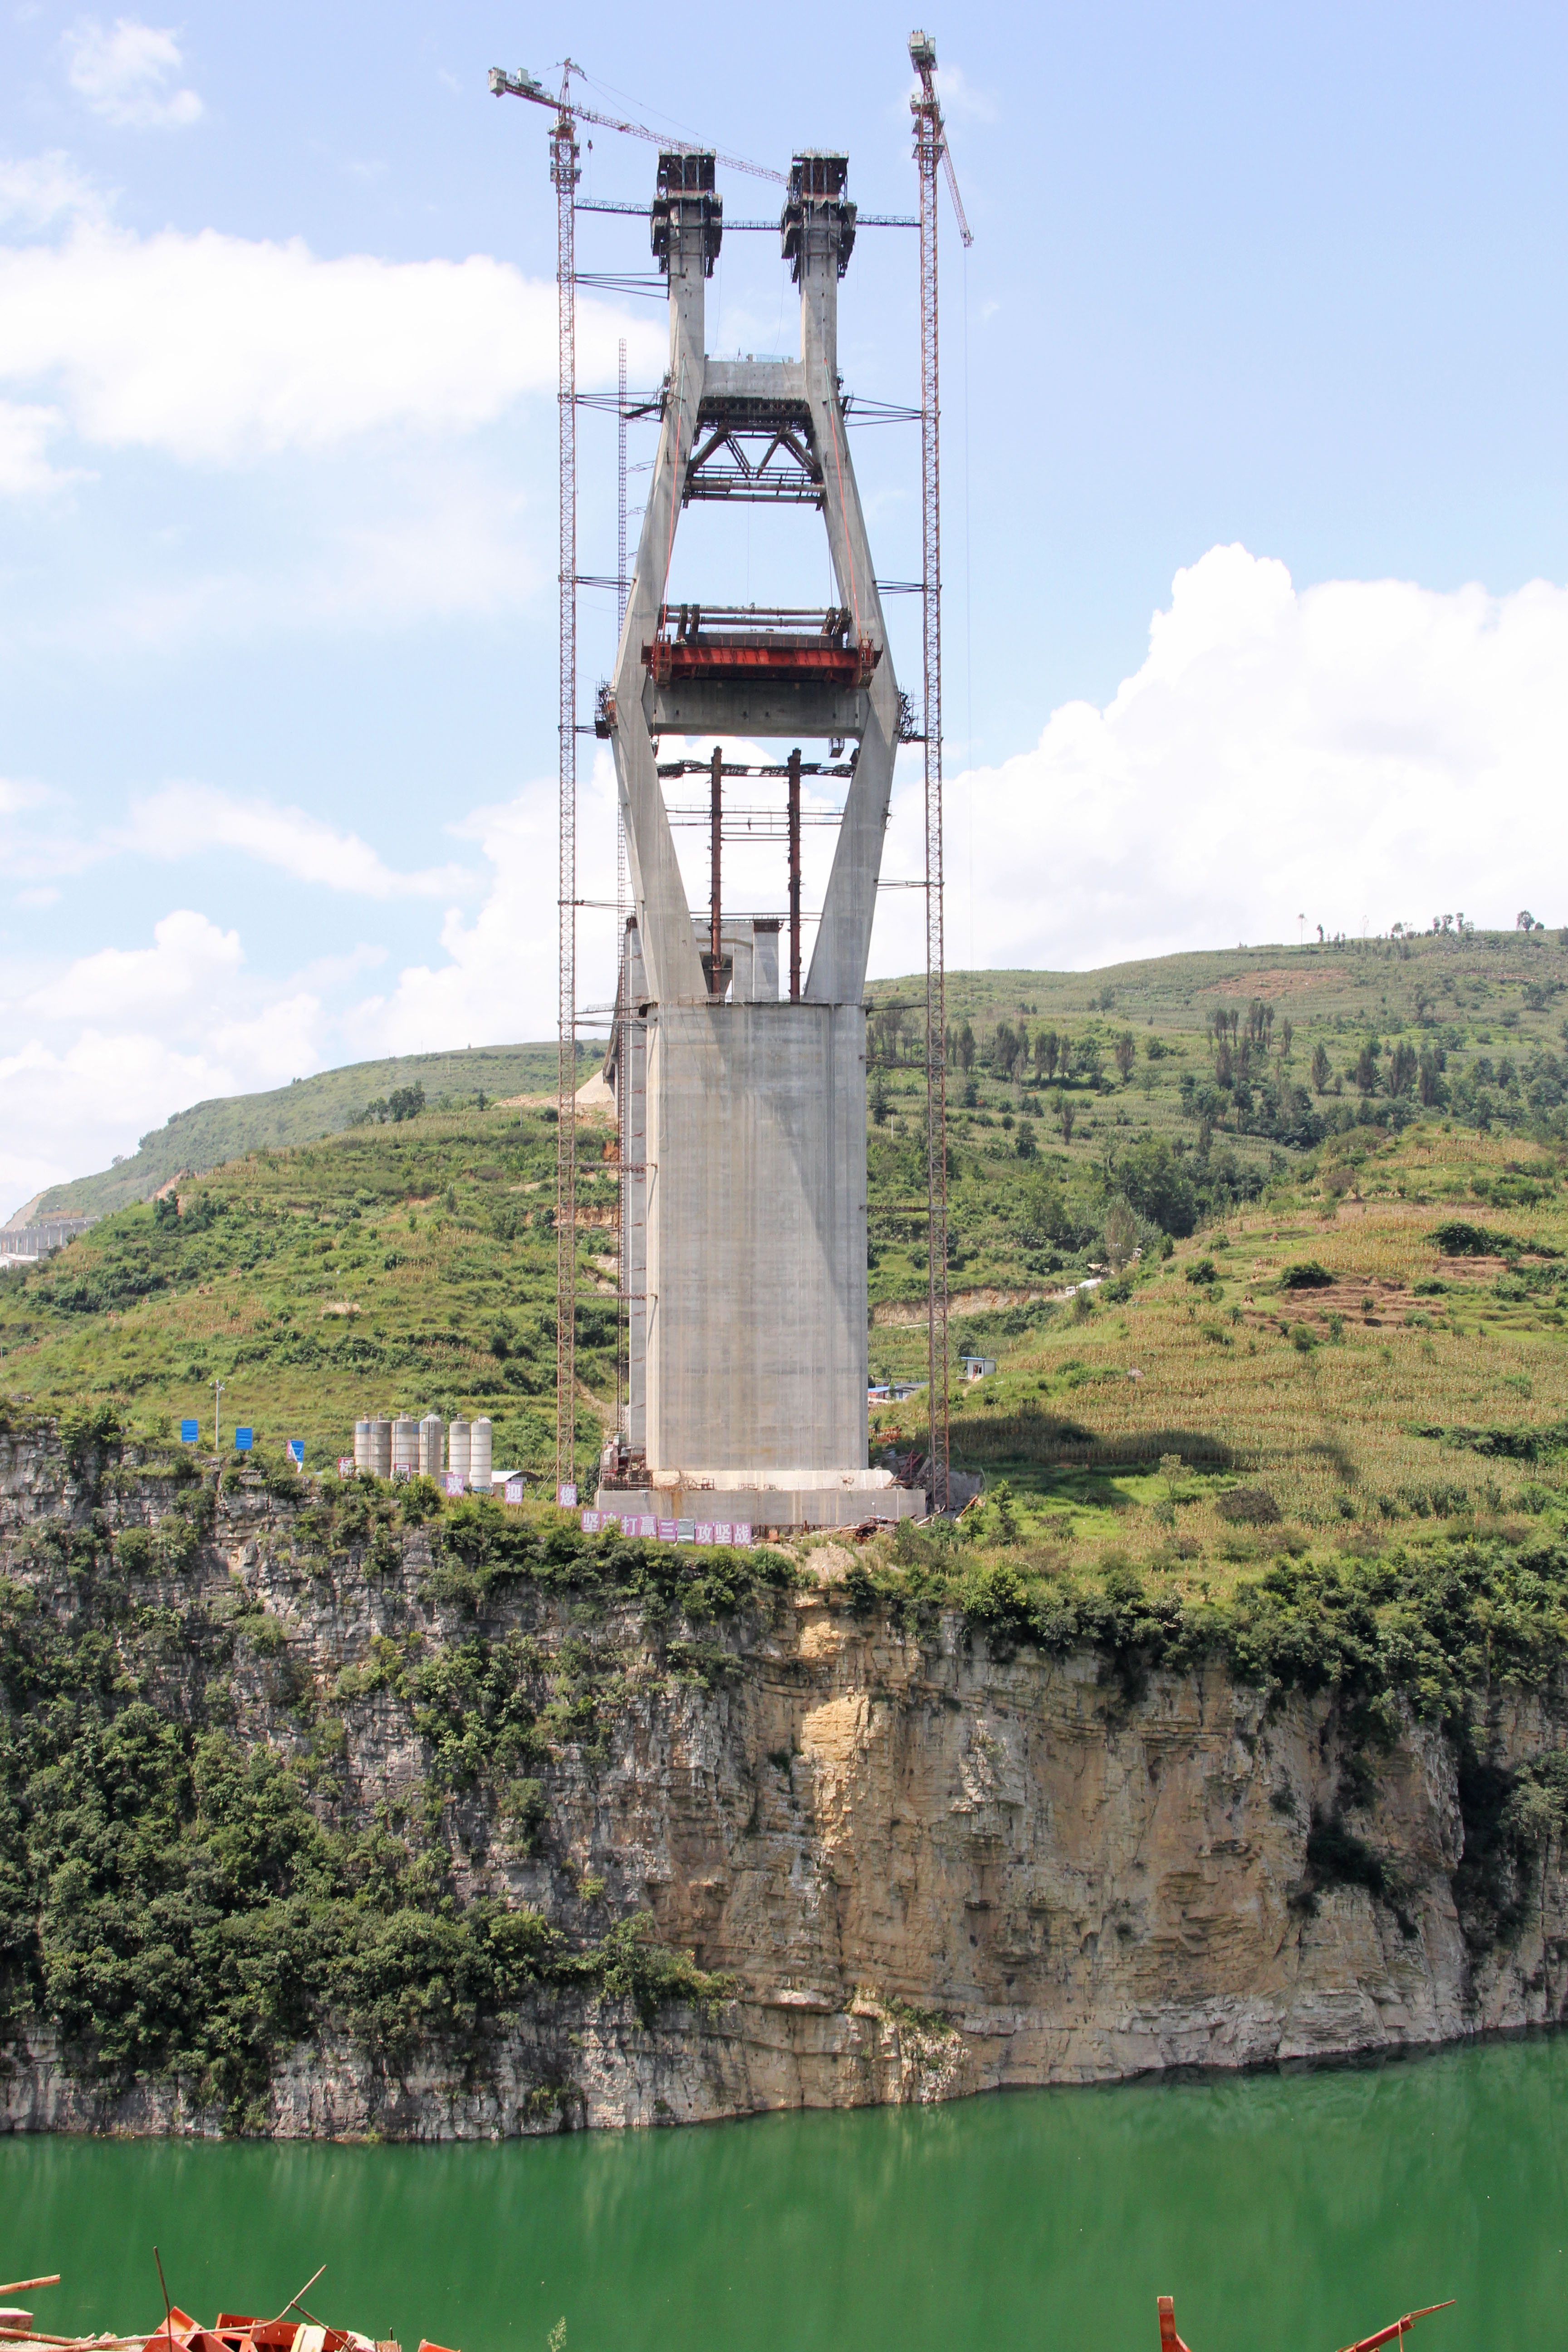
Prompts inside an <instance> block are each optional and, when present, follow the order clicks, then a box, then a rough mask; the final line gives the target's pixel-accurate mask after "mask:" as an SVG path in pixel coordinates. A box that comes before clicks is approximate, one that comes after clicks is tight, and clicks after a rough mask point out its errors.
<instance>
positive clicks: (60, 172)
mask: <svg viewBox="0 0 1568 2352" xmlns="http://www.w3.org/2000/svg"><path fill="white" fill-rule="evenodd" d="M62 215H67V216H68V215H81V216H84V217H86V218H89V219H92V220H102V219H105V218H106V217H107V215H108V207H107V206H106V205H105V204H104V201H103V197H102V195H101V194H100V191H99V189H98V188H97V187H96V186H95V185H94V184H93V183H92V181H91V180H89V178H87V176H86V174H85V173H81V172H79V171H78V169H77V167H76V165H75V164H74V163H72V162H71V159H70V157H69V156H68V155H67V154H65V153H63V152H61V151H60V150H59V149H58V148H52V149H51V150H50V152H48V153H47V155H22V156H16V157H5V156H0V221H4V222H6V223H7V224H9V225H11V226H16V227H19V228H32V229H40V228H47V226H49V224H50V222H51V221H55V220H58V219H59V218H61V216H62Z"/></svg>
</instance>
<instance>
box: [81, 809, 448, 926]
mask: <svg viewBox="0 0 1568 2352" xmlns="http://www.w3.org/2000/svg"><path fill="white" fill-rule="evenodd" d="M213 848H220V849H230V850H237V851H238V852H239V853H240V855H241V856H246V857H253V858H255V859H256V860H257V862H258V864H259V865H262V866H277V867H279V869H280V870H281V871H282V872H283V873H285V874H291V875H292V876H293V877H294V879H295V880H296V881H297V882H314V883H318V884H320V885H321V887H324V888H326V889H329V890H347V891H353V892H356V893H357V894H358V895H359V896H360V897H362V898H450V897H451V896H452V895H453V893H454V892H457V891H460V890H462V889H464V888H465V887H467V885H468V876H467V875H466V874H465V873H464V871H463V869H462V868H461V867H460V866H427V867H426V868H424V869H423V870H421V871H419V872H416V873H412V874H410V873H399V872H398V871H396V870H395V868H394V867H392V866H388V865H386V864H385V863H384V860H383V858H382V857H381V856H380V854H379V853H378V852H377V851H376V850H374V849H372V848H371V846H370V845H369V844H368V843H367V842H364V841H362V840H361V839H360V837H359V835H357V834H354V833H340V832H339V831H338V830H337V828H336V827H335V826H333V825H331V824H327V823H325V822H324V821H323V820H322V819H321V817H315V816H311V815H310V814H309V813H308V812H307V811H306V810H304V809H300V808H287V807H279V806H278V804H277V803H275V802H271V801H268V800H251V799H246V800H241V799H238V798H237V797H236V796H235V795H233V794H232V793H225V792H220V791H219V790H218V789H217V787H216V785H213V784H201V783H177V784H165V785H164V786H163V789H162V791H160V792H156V793H149V794H148V796H147V797H146V798H145V799H144V800H140V801H138V802H137V803H136V804H135V806H134V807H133V809H132V814H131V821H130V823H129V824H127V825H125V826H123V827H121V828H120V829H119V830H118V831H117V832H115V833H114V834H112V835H108V836H106V837H105V841H104V843H103V853H104V854H106V855H107V854H110V852H112V851H113V850H117V849H130V850H134V851H136V852H137V853H139V854H140V855H141V856H148V857H160V858H171V857H188V856H195V855H199V854H200V853H201V852H203V851H205V850H208V849H213Z"/></svg>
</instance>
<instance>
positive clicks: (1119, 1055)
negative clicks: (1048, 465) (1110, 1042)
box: [1115, 1029, 1138, 1086]
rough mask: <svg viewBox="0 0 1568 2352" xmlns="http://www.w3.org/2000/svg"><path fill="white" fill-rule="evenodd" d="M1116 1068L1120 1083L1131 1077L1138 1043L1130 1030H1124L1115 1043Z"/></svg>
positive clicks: (1125, 1082)
mask: <svg viewBox="0 0 1568 2352" xmlns="http://www.w3.org/2000/svg"><path fill="white" fill-rule="evenodd" d="M1115 1052H1116V1066H1117V1068H1118V1069H1119V1070H1120V1071H1121V1083H1122V1085H1123V1086H1125V1085H1126V1084H1127V1081H1128V1079H1129V1078H1130V1077H1131V1076H1132V1065H1133V1063H1134V1062H1135V1061H1136V1060H1137V1058H1138V1041H1137V1039H1136V1038H1135V1037H1134V1036H1133V1034H1132V1032H1131V1029H1124V1030H1123V1031H1122V1032H1121V1036H1120V1037H1118V1039H1117V1041H1116V1047H1115Z"/></svg>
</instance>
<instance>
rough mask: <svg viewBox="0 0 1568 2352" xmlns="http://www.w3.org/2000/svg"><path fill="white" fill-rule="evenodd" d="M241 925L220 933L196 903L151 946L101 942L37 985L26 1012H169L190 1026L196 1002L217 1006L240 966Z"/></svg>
mask: <svg viewBox="0 0 1568 2352" xmlns="http://www.w3.org/2000/svg"><path fill="white" fill-rule="evenodd" d="M243 960H244V958H243V951H242V950H241V948H240V944H239V933H238V932H237V931H220V930H219V929H218V928H217V926H216V923H212V922H209V921H208V919H207V918H206V917H205V915H199V914H196V913H195V912H193V911H192V909H191V908H180V909H179V910H178V912H176V913H174V914H173V915H165V916H164V918H163V921H162V922H161V923H155V924H154V925H153V945H152V946H151V947H150V948H100V950H99V951H98V953H97V954H96V955H89V956H81V957H79V958H78V960H77V961H75V962H74V963H72V964H70V965H69V966H68V968H67V970H66V971H64V972H63V973H61V974H60V975H59V976H58V978H57V979H55V980H52V981H50V982H47V984H46V985H45V986H43V987H41V988H37V989H35V990H34V991H33V992H32V993H31V994H30V995H29V996H27V997H26V998H25V999H24V1000H23V1010H24V1012H26V1013H34V1014H40V1015H43V1016H45V1017H47V1019H48V1020H50V1021H89V1022H93V1021H101V1020H104V1019H106V1018H108V1017H110V1016H112V1017H113V1018H115V1019H117V1020H120V1021H128V1020H152V1019H155V1018H157V1017H159V1016H160V1015H165V1016H169V1017H171V1018H173V1019H174V1021H175V1022H176V1023H177V1024H178V1025H179V1027H180V1028H181V1029H182V1030H183V1029H184V1028H185V1027H186V1026H187V1025H188V1024H189V1022H190V1019H191V1011H192V1008H193V1007H195V1006H196V1005H205V1006H208V1007H210V1006H211V1005H212V1004H213V1003H214V1002H215V1001H216V997H217V996H218V994H219V993H220V992H221V991H222V990H223V988H224V986H225V984H226V982H229V981H231V980H232V979H233V978H234V976H235V974H236V973H237V971H238V970H239V967H240V964H241V962H242V961H243Z"/></svg>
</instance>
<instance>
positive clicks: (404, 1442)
mask: <svg viewBox="0 0 1568 2352" xmlns="http://www.w3.org/2000/svg"><path fill="white" fill-rule="evenodd" d="M418 1467H419V1423H417V1422H416V1420H415V1418H414V1415H413V1414H412V1413H411V1412H400V1413H399V1414H398V1416H397V1419H396V1420H395V1422H394V1423H393V1424H392V1475H393V1476H394V1477H395V1478H412V1477H413V1475H414V1473H415V1472H416V1470H417V1469H418Z"/></svg>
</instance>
